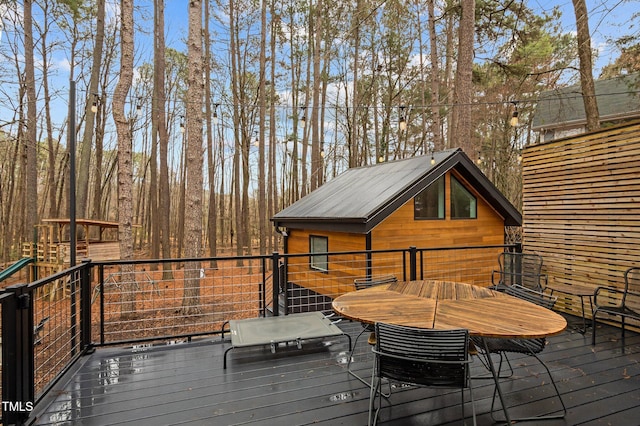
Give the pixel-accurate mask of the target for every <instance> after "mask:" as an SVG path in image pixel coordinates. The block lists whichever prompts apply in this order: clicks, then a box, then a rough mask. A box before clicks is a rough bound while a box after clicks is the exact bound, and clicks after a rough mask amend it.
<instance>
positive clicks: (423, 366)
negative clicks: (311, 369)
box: [369, 323, 476, 425]
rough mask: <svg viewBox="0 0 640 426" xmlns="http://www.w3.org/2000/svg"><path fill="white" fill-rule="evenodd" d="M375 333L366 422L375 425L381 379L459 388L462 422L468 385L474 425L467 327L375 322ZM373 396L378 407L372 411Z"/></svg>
mask: <svg viewBox="0 0 640 426" xmlns="http://www.w3.org/2000/svg"><path fill="white" fill-rule="evenodd" d="M375 334H376V344H375V347H374V349H373V352H374V354H375V364H374V368H373V374H372V379H371V382H372V386H371V395H370V397H369V425H371V424H374V425H375V424H376V422H377V420H378V414H379V412H380V408H381V404H382V398H381V396H380V392H379V390H380V386H381V380H382V379H387V380H391V381H394V382H398V383H402V384H407V385H413V386H421V387H446V388H456V389H457V388H459V389H461V393H462V416H463V421H464V389H466V388H469V391H470V393H471V406H472V411H473V424H474V425H475V424H476V411H475V407H474V405H473V390H472V388H471V380H470V374H469V371H470V368H469V364H470V363H471V361H472V360H471V358H470V356H469V350H468V348H469V331H468V330H463V329H458V330H433V329H424V328H414V327H405V326H399V325H392V324H383V323H376V325H375ZM376 396H377V397H378V408H377V409H375V413H374V407H375V400H376Z"/></svg>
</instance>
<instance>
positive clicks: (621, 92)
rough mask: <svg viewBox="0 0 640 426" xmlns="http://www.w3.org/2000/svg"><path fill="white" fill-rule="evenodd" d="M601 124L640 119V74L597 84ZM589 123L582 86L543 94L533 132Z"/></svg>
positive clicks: (600, 81) (539, 100) (597, 82)
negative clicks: (624, 119)
mask: <svg viewBox="0 0 640 426" xmlns="http://www.w3.org/2000/svg"><path fill="white" fill-rule="evenodd" d="M595 87H596V98H597V100H598V112H599V113H600V120H601V121H612V120H619V119H623V118H633V117H638V116H640V92H639V90H640V74H637V73H636V74H630V75H626V76H620V77H616V78H611V79H607V80H598V81H596V82H595ZM584 123H586V118H585V112H584V102H583V100H582V90H581V88H580V85H576V86H570V87H566V88H563V89H558V90H551V91H548V92H543V93H542V94H541V95H540V98H539V99H538V106H537V108H536V113H535V116H534V118H533V124H532V129H533V130H536V131H537V130H540V129H554V128H562V127H576V126H579V125H582V124H584Z"/></svg>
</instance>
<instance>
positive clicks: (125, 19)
mask: <svg viewBox="0 0 640 426" xmlns="http://www.w3.org/2000/svg"><path fill="white" fill-rule="evenodd" d="M120 25H121V29H120V34H121V35H120V49H121V51H120V73H119V75H120V78H119V79H118V83H117V84H116V88H115V91H114V93H113V120H114V122H115V124H116V132H117V134H118V222H119V223H118V236H119V239H120V258H121V259H123V260H131V259H133V227H132V221H133V165H132V163H133V160H132V145H133V144H132V140H131V138H132V132H131V123H130V120H129V119H127V116H126V114H125V103H126V98H127V93H128V92H129V89H130V88H131V84H132V81H133V54H134V46H133V0H122V1H121V10H120ZM133 269H134V268H133V265H131V264H127V265H123V266H122V267H121V270H122V283H123V291H122V303H121V311H120V315H121V317H122V318H123V319H127V318H133V317H135V315H136V312H135V297H136V294H135V292H134V285H135V279H134V278H135V275H134V273H133Z"/></svg>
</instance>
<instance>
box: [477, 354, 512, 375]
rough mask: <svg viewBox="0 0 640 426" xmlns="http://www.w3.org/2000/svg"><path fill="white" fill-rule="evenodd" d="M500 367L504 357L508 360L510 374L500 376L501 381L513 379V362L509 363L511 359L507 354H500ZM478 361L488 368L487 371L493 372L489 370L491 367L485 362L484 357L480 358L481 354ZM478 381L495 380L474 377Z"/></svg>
mask: <svg viewBox="0 0 640 426" xmlns="http://www.w3.org/2000/svg"><path fill="white" fill-rule="evenodd" d="M499 355H500V365H502V357H503V356H504V358H505V359H506V360H507V365H508V366H509V373H508V374H506V375H504V376H498V378H499V379H510V378H511V377H513V366H512V365H511V361H509V357H508V356H507V354H504V355H503V354H502V353H500V354H499ZM489 356H490V355H489ZM478 359H479V360H480V362H481V363H482V365H483V366H484V368H486V369H487V370H489V371H491V369H490V368H489V365H488V364H487V361H485V359H484V356H480V354H478ZM473 378H474V379H476V380H482V379H485V380H493V377H492V376H474V377H473Z"/></svg>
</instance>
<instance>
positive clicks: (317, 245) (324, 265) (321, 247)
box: [309, 235, 329, 271]
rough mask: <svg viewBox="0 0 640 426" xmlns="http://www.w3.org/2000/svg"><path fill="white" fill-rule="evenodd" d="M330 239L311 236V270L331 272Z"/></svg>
mask: <svg viewBox="0 0 640 426" xmlns="http://www.w3.org/2000/svg"><path fill="white" fill-rule="evenodd" d="M328 251H329V238H328V237H321V236H318V235H310V236H309V253H311V269H317V270H318V271H328V270H329V256H328V255H327V254H326V253H327V252H328ZM314 253H323V254H314Z"/></svg>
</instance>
